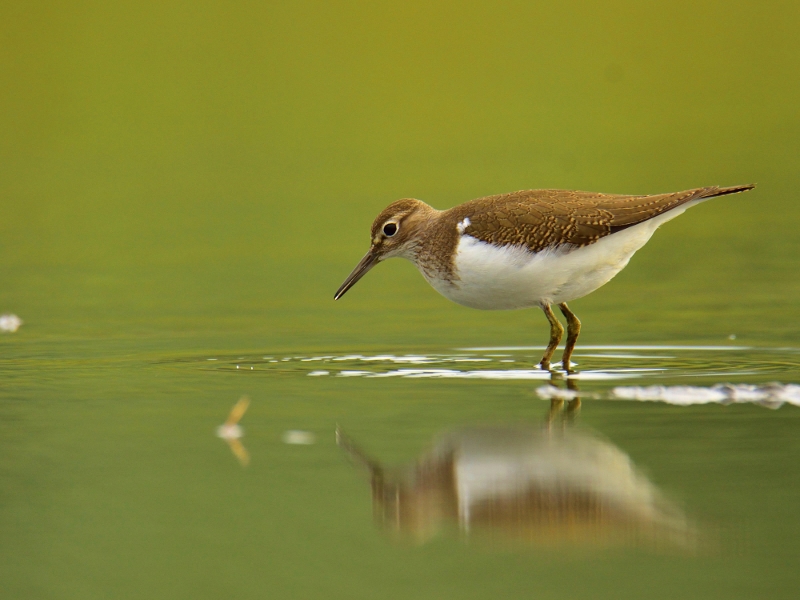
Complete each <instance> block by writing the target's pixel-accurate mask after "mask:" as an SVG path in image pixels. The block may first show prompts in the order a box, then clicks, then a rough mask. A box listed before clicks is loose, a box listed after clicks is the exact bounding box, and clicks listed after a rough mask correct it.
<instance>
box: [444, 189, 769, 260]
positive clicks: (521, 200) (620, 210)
mask: <svg viewBox="0 0 800 600" xmlns="http://www.w3.org/2000/svg"><path fill="white" fill-rule="evenodd" d="M753 187H755V186H753V185H740V186H735V187H728V188H720V187H716V186H712V187H704V188H697V189H694V190H687V191H684V192H674V193H671V194H658V195H654V196H620V195H615V194H599V193H596V192H578V191H572V190H524V191H520V192H513V193H510V194H500V195H497V196H486V197H485V198H478V199H476V200H471V201H469V202H465V203H464V204H461V205H459V206H456V207H454V208H451V209H450V210H449V211H446V212H447V213H451V212H452V213H453V216H452V217H451V218H450V219H449V220H450V221H453V220H456V221H460V220H461V219H462V218H464V217H468V218H469V220H470V225H469V226H468V227H467V228H466V229H465V231H464V233H466V234H467V235H471V236H472V237H475V238H477V239H479V240H481V241H484V242H488V243H490V244H495V245H497V246H506V245H518V246H525V247H527V248H528V250H530V251H532V252H540V251H541V250H544V249H545V248H557V247H559V246H563V245H565V244H569V245H570V246H574V247H576V248H580V247H581V246H587V245H589V244H592V243H594V242H596V241H597V240H599V239H600V238H603V237H605V236H607V235H610V234H612V233H616V232H617V231H621V230H623V229H626V228H627V227H631V226H632V225H636V224H638V223H641V222H643V221H647V220H648V219H652V218H653V217H657V216H658V215H660V214H663V213H665V212H667V211H669V210H672V209H673V208H677V207H678V206H680V205H681V204H685V203H687V202H691V201H692V200H699V199H702V198H713V197H714V196H723V195H725V194H735V193H737V192H743V191H746V190H750V189H753Z"/></svg>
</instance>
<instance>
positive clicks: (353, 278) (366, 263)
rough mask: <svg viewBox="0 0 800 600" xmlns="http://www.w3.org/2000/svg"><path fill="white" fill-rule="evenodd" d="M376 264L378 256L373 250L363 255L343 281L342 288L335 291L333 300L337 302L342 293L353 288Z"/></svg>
mask: <svg viewBox="0 0 800 600" xmlns="http://www.w3.org/2000/svg"><path fill="white" fill-rule="evenodd" d="M376 264H378V254H377V252H375V249H374V248H370V249H369V252H367V253H366V254H365V255H364V258H362V259H361V262H359V263H358V264H357V265H356V268H355V269H353V272H352V273H350V275H348V276H347V279H345V280H344V283H343V284H342V286H341V287H340V288H339V289H338V290H336V294H335V295H334V296H333V299H334V300H338V299H339V298H341V297H342V296H344V293H345V292H346V291H347V290H349V289H350V288H351V287H353V286H354V285H355V284H356V283H357V282H358V280H359V279H361V278H362V277H363V276H364V275H366V274H367V271H369V270H370V269H371V268H372V267H374V266H375V265H376Z"/></svg>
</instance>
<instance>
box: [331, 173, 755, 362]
mask: <svg viewBox="0 0 800 600" xmlns="http://www.w3.org/2000/svg"><path fill="white" fill-rule="evenodd" d="M754 187H755V185H738V186H734V187H725V188H721V187H717V186H712V187H703V188H697V189H693V190H687V191H684V192H675V193H671V194H657V195H652V196H621V195H614V194H599V193H593V192H578V191H571V190H524V191H519V192H513V193H510V194H501V195H497V196H486V197H485V198H477V199H475V200H470V201H469V202H465V203H464V204H460V205H458V206H455V207H453V208H451V209H449V210H443V211H441V210H436V209H435V208H432V207H431V206H428V205H427V204H425V203H424V202H422V201H421V200H415V199H413V198H405V199H402V200H397V201H396V202H393V203H392V204H390V205H389V206H387V207H386V208H385V209H384V210H383V212H381V213H380V214H379V215H378V217H377V218H376V219H375V221H374V222H373V223H372V231H371V240H372V244H371V247H370V249H369V252H367V254H366V255H365V256H364V258H362V259H361V262H359V263H358V265H357V266H356V268H355V269H353V272H352V273H350V275H349V276H348V277H347V279H345V281H344V283H343V284H342V286H341V287H340V288H339V289H338V290H337V292H336V294H335V296H334V299H336V300H338V299H339V298H341V297H342V296H343V295H344V293H345V292H346V291H347V290H349V289H350V288H351V287H353V285H355V283H356V282H357V281H358V280H359V279H361V278H362V277H363V276H364V275H365V274H366V273H367V271H369V270H370V269H371V268H372V267H374V266H375V265H376V264H377V263H379V262H380V261H382V260H385V259H387V258H392V257H395V256H399V257H402V258H406V259H408V260H410V261H411V262H413V263H414V264H415V265H416V266H417V268H418V269H419V271H420V272H421V273H422V275H423V277H425V279H426V280H427V281H428V283H430V284H431V286H433V288H434V289H435V290H436V291H438V292H439V293H440V294H442V295H443V296H444V297H446V298H448V299H450V300H452V301H453V302H456V303H458V304H462V305H464V306H469V307H472V308H480V309H484V310H510V309H516V308H530V307H533V306H538V307H539V308H541V309H542V310H543V311H544V314H545V315H546V316H547V320H548V321H549V322H550V342H549V344H548V345H547V349H546V350H545V353H544V356H543V357H542V360H541V362H540V365H541V366H542V368H543V369H549V368H550V360H551V359H552V357H553V353H554V352H555V350H556V347H557V346H558V344H559V343H560V342H561V337H562V335H563V334H564V328H563V327H562V325H561V323H559V321H558V319H556V316H555V315H554V314H553V310H552V308H551V306H552V305H553V304H557V305H558V307H559V308H560V309H561V312H562V313H563V315H564V317H565V319H566V321H567V343H566V346H565V348H564V354H563V356H562V366H563V368H564V369H565V370H567V371H569V370H570V364H571V363H570V357H571V356H572V351H573V349H574V348H575V342H576V340H577V339H578V334H579V333H580V330H581V322H580V321H579V320H578V318H577V317H576V316H575V315H574V314H573V312H572V311H571V310H570V309H569V307H568V306H567V302H569V301H571V300H575V299H576V298H581V297H582V296H585V295H586V294H589V293H590V292H593V291H594V290H596V289H597V288H599V287H600V286H602V285H603V284H605V283H607V282H608V281H609V280H610V279H611V278H612V277H614V275H616V274H617V273H619V272H620V271H621V270H622V269H623V268H624V267H625V265H627V264H628V261H629V260H630V258H631V256H633V254H634V252H636V251H637V250H638V249H639V248H641V247H642V246H644V244H645V243H646V242H647V240H649V239H650V236H651V235H653V232H654V231H655V230H656V229H657V228H658V226H659V225H661V224H662V223H665V222H667V221H669V220H670V219H674V218H675V217H677V216H678V215H679V214H681V213H682V212H683V211H684V210H686V209H687V208H689V207H690V206H694V205H695V204H698V203H700V202H703V201H704V200H708V199H709V198H714V197H716V196H724V195H726V194H736V193H738V192H745V191H747V190H751V189H753V188H754Z"/></svg>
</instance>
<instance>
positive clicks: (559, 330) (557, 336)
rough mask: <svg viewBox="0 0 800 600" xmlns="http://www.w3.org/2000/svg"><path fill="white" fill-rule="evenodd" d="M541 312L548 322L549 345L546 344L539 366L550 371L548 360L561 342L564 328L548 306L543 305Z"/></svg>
mask: <svg viewBox="0 0 800 600" xmlns="http://www.w3.org/2000/svg"><path fill="white" fill-rule="evenodd" d="M542 310H543V311H544V316H546V317H547V320H548V321H550V343H549V344H547V350H545V351H544V356H543V357H542V361H541V362H540V363H539V364H540V365H541V367H542V368H543V369H550V359H551V358H553V353H554V352H555V351H556V348H557V347H558V344H559V343H560V342H561V336H562V335H564V327H563V326H562V325H561V323H559V322H558V319H556V316H555V315H554V314H553V309H552V308H550V305H549V304H543V305H542ZM562 310H563V309H562ZM570 314H572V313H570ZM573 316H574V315H573Z"/></svg>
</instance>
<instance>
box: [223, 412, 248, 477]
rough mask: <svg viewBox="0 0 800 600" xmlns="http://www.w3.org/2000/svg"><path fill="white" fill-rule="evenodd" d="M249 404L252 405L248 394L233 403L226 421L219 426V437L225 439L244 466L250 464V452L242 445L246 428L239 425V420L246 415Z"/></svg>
mask: <svg viewBox="0 0 800 600" xmlns="http://www.w3.org/2000/svg"><path fill="white" fill-rule="evenodd" d="M248 406H250V398H248V397H247V396H242V397H241V398H239V401H238V402H237V403H236V404H234V405H233V408H232V409H231V412H230V414H229V415H228V418H227V419H226V421H225V422H224V423H223V424H222V425H220V426H219V427H217V437H220V438H222V439H223V440H225V442H226V443H227V444H228V446H229V447H230V449H231V452H233V455H234V456H235V457H236V458H237V459H238V461H239V463H240V464H241V465H242V466H243V467H246V466H247V465H248V464H250V454H249V453H248V452H247V449H246V448H245V447H244V446H243V445H242V442H241V438H242V437H243V436H244V429H242V427H241V426H240V425H239V421H240V420H241V418H242V417H243V416H244V413H245V412H247V407H248Z"/></svg>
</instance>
